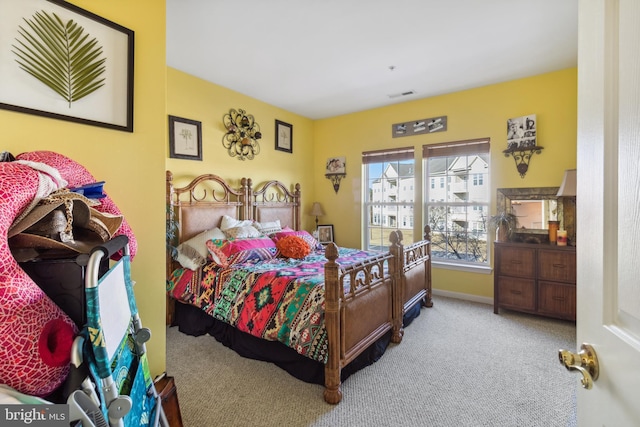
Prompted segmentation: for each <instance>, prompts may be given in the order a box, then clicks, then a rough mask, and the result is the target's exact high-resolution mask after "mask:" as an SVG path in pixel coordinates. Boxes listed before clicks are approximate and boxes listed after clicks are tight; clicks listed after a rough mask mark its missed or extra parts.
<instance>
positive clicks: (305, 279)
mask: <svg viewBox="0 0 640 427" xmlns="http://www.w3.org/2000/svg"><path fill="white" fill-rule="evenodd" d="M376 254H377V253H375V252H367V251H361V250H359V249H349V248H340V249H339V258H338V260H337V263H338V264H340V265H341V266H347V265H351V264H355V263H359V262H362V261H363V260H365V259H367V258H370V257H371V256H373V255H376ZM326 262H327V259H326V258H325V257H324V251H322V250H317V251H315V252H312V253H311V254H309V255H308V256H306V257H305V258H304V259H302V260H299V259H290V258H279V257H278V258H273V259H270V260H265V261H260V262H246V263H240V264H235V265H232V266H231V267H228V268H221V267H218V266H217V265H216V264H214V263H207V264H206V265H205V266H204V267H202V268H201V269H199V270H196V271H192V270H189V269H183V268H179V269H177V270H175V271H174V272H173V275H172V276H171V278H170V279H169V280H168V281H167V292H168V293H169V295H171V296H172V297H174V298H176V299H178V300H180V301H182V302H185V303H188V304H192V305H195V306H197V307H200V308H201V309H202V310H204V311H205V312H206V313H208V314H209V315H211V316H213V317H214V318H216V319H219V320H221V321H223V322H226V323H228V324H230V325H232V326H234V327H236V328H238V329H239V330H241V331H244V332H247V333H249V334H251V335H253V336H256V337H258V338H263V339H266V340H270V341H280V342H281V343H283V344H285V345H287V346H288V347H291V348H293V349H294V350H296V351H297V352H298V353H300V354H301V355H303V356H306V357H308V358H310V359H313V360H317V361H320V362H322V363H326V361H327V357H328V353H327V348H328V343H327V332H326V329H325V327H324V264H325V263H326ZM345 286H348V284H345Z"/></svg>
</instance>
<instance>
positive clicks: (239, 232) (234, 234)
mask: <svg viewBox="0 0 640 427" xmlns="http://www.w3.org/2000/svg"><path fill="white" fill-rule="evenodd" d="M224 233H225V234H226V235H227V238H228V239H249V238H253V237H262V236H264V234H262V233H261V232H259V231H258V229H257V228H255V227H254V226H252V225H245V226H244V227H231V228H228V229H226V230H225V231H224Z"/></svg>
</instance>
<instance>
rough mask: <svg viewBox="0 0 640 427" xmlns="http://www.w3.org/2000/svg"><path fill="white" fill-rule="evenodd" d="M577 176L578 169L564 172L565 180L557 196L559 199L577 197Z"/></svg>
mask: <svg viewBox="0 0 640 427" xmlns="http://www.w3.org/2000/svg"><path fill="white" fill-rule="evenodd" d="M576 175H577V173H576V169H567V170H566V171H564V178H563V179H562V185H560V189H559V190H558V194H556V196H557V197H575V196H576V195H577V191H576V181H577V176H576Z"/></svg>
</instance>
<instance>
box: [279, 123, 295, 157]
mask: <svg viewBox="0 0 640 427" xmlns="http://www.w3.org/2000/svg"><path fill="white" fill-rule="evenodd" d="M275 140H276V150H279V151H285V152H287V153H293V125H291V124H289V123H285V122H283V121H281V120H277V119H276V138H275Z"/></svg>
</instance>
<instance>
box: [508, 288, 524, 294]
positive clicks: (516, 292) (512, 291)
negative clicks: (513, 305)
mask: <svg viewBox="0 0 640 427" xmlns="http://www.w3.org/2000/svg"><path fill="white" fill-rule="evenodd" d="M511 293H512V294H514V295H522V291H515V290H513V289H511Z"/></svg>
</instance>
